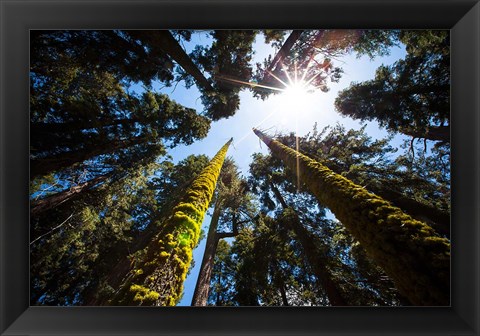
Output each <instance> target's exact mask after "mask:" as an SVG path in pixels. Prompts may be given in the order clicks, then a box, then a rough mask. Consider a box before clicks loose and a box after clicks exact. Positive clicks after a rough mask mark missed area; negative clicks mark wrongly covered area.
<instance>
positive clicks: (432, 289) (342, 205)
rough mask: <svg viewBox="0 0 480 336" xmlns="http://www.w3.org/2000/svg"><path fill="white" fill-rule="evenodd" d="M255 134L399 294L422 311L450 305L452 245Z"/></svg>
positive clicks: (382, 202)
mask: <svg viewBox="0 0 480 336" xmlns="http://www.w3.org/2000/svg"><path fill="white" fill-rule="evenodd" d="M254 132H255V134H256V135H257V136H258V137H259V138H260V139H261V140H262V141H263V142H265V144H266V145H267V146H268V147H269V148H270V150H271V152H272V154H273V155H274V156H275V157H277V158H279V159H281V160H282V161H283V162H284V164H285V165H286V166H287V167H289V168H290V169H291V170H292V171H293V172H297V170H298V171H299V172H300V176H302V179H303V181H302V182H303V183H304V184H305V185H306V186H307V187H308V188H309V189H310V191H311V192H312V194H313V195H314V196H315V197H316V198H317V199H318V201H319V202H320V203H321V204H323V205H325V206H327V207H328V208H329V209H330V210H331V211H332V212H333V213H334V214H335V216H336V217H337V218H338V219H339V220H340V221H341V222H342V224H343V225H345V226H346V228H347V229H348V230H349V231H350V233H351V234H352V235H353V236H354V237H355V238H356V239H357V240H358V241H359V242H360V244H362V246H363V247H364V248H365V250H366V251H367V253H368V254H369V256H370V257H371V258H372V259H373V260H374V261H375V262H376V263H377V264H378V265H379V266H380V267H382V268H383V269H384V271H385V273H386V274H387V275H388V276H389V277H390V278H391V279H392V280H393V281H394V283H395V285H396V287H397V289H398V290H399V292H400V293H401V294H402V295H404V296H405V297H407V298H408V299H409V300H410V301H411V302H412V303H413V304H415V305H419V306H446V305H449V303H450V242H449V241H448V240H447V239H445V238H440V237H438V236H437V235H436V233H435V231H434V230H433V229H432V228H431V227H430V226H428V225H426V224H425V223H422V222H420V221H417V220H415V219H413V218H412V217H410V216H409V215H406V214H405V213H403V212H402V211H401V210H400V208H397V207H394V206H392V205H391V204H390V203H389V202H387V201H385V200H383V199H382V198H381V197H378V196H376V195H374V194H371V193H369V192H368V191H366V190H365V189H364V188H362V187H361V186H359V185H356V184H354V183H353V182H351V181H349V180H348V179H346V178H344V177H342V176H340V175H338V174H336V173H334V172H333V171H331V170H330V169H328V168H327V167H325V166H324V165H322V164H320V163H318V162H316V161H315V160H312V159H310V158H309V157H307V156H305V155H303V154H301V153H299V152H297V151H295V150H293V149H291V148H288V147H286V146H285V145H283V144H281V143H279V142H278V141H275V140H272V139H271V138H270V137H268V136H266V135H265V134H263V133H262V132H260V131H258V130H256V129H254Z"/></svg>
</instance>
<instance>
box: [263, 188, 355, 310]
mask: <svg viewBox="0 0 480 336" xmlns="http://www.w3.org/2000/svg"><path fill="white" fill-rule="evenodd" d="M270 188H271V189H272V191H273V193H274V194H275V196H276V197H277V199H278V201H279V202H280V204H281V205H282V207H283V209H284V210H287V209H290V210H291V212H290V213H289V216H288V217H287V220H288V225H289V226H290V228H291V229H292V230H293V232H294V233H295V236H297V238H298V240H299V242H300V244H301V245H302V247H303V251H304V253H305V257H306V259H307V261H308V263H309V264H310V265H311V266H312V269H313V272H314V274H315V277H316V278H317V280H318V281H319V282H320V284H321V285H322V287H323V289H324V290H325V292H326V293H327V296H328V300H329V301H330V304H331V305H332V306H347V305H348V304H347V302H346V301H345V299H344V298H343V296H342V294H341V292H340V289H339V288H338V286H337V285H336V283H335V281H333V277H332V274H331V273H330V271H329V270H328V268H327V266H326V265H327V260H326V258H325V257H324V256H323V255H322V254H321V252H320V251H319V250H318V247H317V244H316V241H315V238H314V237H313V235H312V234H311V233H310V232H309V231H308V230H307V229H306V228H305V227H304V226H303V225H302V223H301V222H300V218H298V214H297V213H296V212H295V211H294V210H293V209H292V208H290V207H289V206H288V205H287V203H286V202H285V199H284V198H283V196H282V194H281V193H280V191H279V190H278V188H277V187H276V186H275V185H274V184H273V183H272V182H271V181H270Z"/></svg>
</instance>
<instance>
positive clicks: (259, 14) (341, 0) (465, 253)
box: [0, 0, 480, 335]
mask: <svg viewBox="0 0 480 336" xmlns="http://www.w3.org/2000/svg"><path fill="white" fill-rule="evenodd" d="M0 24H1V30H0V33H1V47H0V52H1V58H0V61H1V63H0V76H1V81H0V94H1V96H0V108H1V113H0V127H1V132H0V139H1V140H0V141H1V142H0V144H1V150H0V155H1V157H0V165H1V175H0V188H1V194H0V201H1V204H0V240H1V241H0V249H1V250H0V253H1V255H0V257H1V263H0V333H1V335H180V334H181V335H389V334H390V335H393V334H395V335H479V322H478V321H479V319H478V317H479V316H480V314H479V297H480V296H479V295H480V290H479V283H480V279H479V248H478V243H479V242H480V239H479V218H480V215H479V208H480V207H479V204H480V202H479V180H480V179H479V168H480V167H479V166H480V163H479V162H480V161H479V153H480V146H479V143H480V136H479V134H480V132H479V131H480V130H479V125H480V124H479V120H480V113H479V112H480V109H479V107H480V104H479V93H480V79H479V72H480V4H479V3H478V1H471V0H468V1H462V0H460V1H458V0H457V1H454V0H417V1H409V0H408V1H389V0H378V1H376V0H370V1H365V0H357V1H354V0H336V1H333V0H328V1H320V0H316V1H313V0H311V1H305V0H297V1H293V0H287V1H282V0H279V1H268V0H255V1H250V0H243V1H240V0H235V1H233V0H224V1H219V0H196V1H193V0H176V1H167V0H164V1H155V0H143V1H135V0H118V1H117V0H111V1H109V0H102V1H70V0H62V1H57V0H50V1H45V0H38V1H36V0H30V1H26V0H0ZM67 28H70V29H87V28H88V29H91V28H96V29H112V28H123V29H127V28H135V29H155V28H177V29H178V28H191V29H195V28H196V29H201V28H226V29H245V28H279V29H281V28H283V29H292V28H304V29H308V28H310V29H315V28H383V29H387V28H403V29H423V28H429V29H437V28H438V29H451V40H452V53H451V55H452V120H453V121H452V245H453V249H452V251H453V255H452V290H451V294H452V296H451V297H452V304H451V307H425V308H424V307H397V308H394V307H389V308H361V307H344V308H342V307H340V308H331V307H330V308H314V307H283V308H253V307H238V308H227V307H211V308H206V307H173V308H147V307H141V308H140V307H139V308H126V307H108V308H107V307H29V278H28V274H29V248H28V245H29V244H28V220H29V214H28V213H29V211H28V181H29V170H28V169H29V157H28V150H29V131H28V130H29V118H28V115H29V113H28V111H29V100H28V95H29V88H28V63H29V52H28V51H29V30H30V29H67Z"/></svg>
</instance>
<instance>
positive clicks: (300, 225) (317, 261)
mask: <svg viewBox="0 0 480 336" xmlns="http://www.w3.org/2000/svg"><path fill="white" fill-rule="evenodd" d="M275 163H276V162H275V160H273V158H271V157H263V156H262V155H254V160H253V162H252V164H251V165H250V173H251V178H250V182H251V185H252V188H253V189H254V190H256V191H257V194H259V195H260V199H261V200H262V201H263V202H264V203H265V205H266V206H267V207H268V208H270V209H271V210H272V209H274V203H273V201H272V200H271V199H270V195H269V193H270V192H272V193H273V195H274V198H275V199H276V203H278V204H279V205H280V209H278V210H277V217H276V220H277V221H278V223H279V224H280V225H284V226H285V227H286V228H288V229H289V230H292V231H293V234H294V237H293V239H295V240H297V241H298V243H299V245H300V246H301V249H300V250H301V253H300V254H301V255H302V258H304V259H305V261H306V262H307V263H308V264H309V265H310V269H311V273H312V274H314V275H315V277H316V281H317V282H318V283H319V284H320V285H321V286H322V288H323V289H324V290H325V292H326V294H327V296H328V301H329V304H331V305H334V306H346V305H348V302H347V301H346V300H345V299H344V297H343V294H342V292H341V289H340V288H339V287H338V286H337V284H336V279H334V278H333V276H332V274H331V271H330V269H329V266H331V265H332V264H333V263H332V260H329V256H328V253H327V252H326V249H327V248H326V246H325V244H322V242H321V240H322V239H321V238H320V237H318V236H317V237H315V236H314V235H313V234H312V232H310V231H309V230H308V229H307V228H306V226H307V224H313V223H312V222H319V218H318V217H319V216H315V215H314V216H312V215H311V214H310V213H309V212H312V211H311V210H310V209H311V208H314V205H312V204H309V203H308V202H305V199H301V198H300V197H295V198H293V199H294V200H295V202H292V203H293V204H288V203H287V201H286V199H285V197H284V196H283V195H282V192H281V191H280V189H279V186H280V185H281V186H282V187H284V188H286V189H287V190H289V189H290V191H291V192H294V193H296V192H298V191H297V189H295V188H294V186H293V183H292V182H291V181H289V180H294V178H293V179H292V178H291V177H290V176H287V172H286V171H284V170H283V171H282V170H280V169H281V168H280V167H275V166H273V165H274V164H275ZM272 175H273V176H272ZM277 182H278V185H277ZM292 189H293V190H292ZM302 200H303V203H304V204H302ZM297 207H298V208H300V209H301V210H303V211H302V215H303V216H302V219H301V218H300V215H299V213H298V212H297V211H296V209H297ZM309 208H310V209H309ZM307 209H308V210H307ZM320 215H321V217H323V216H324V211H323V209H322V211H321V212H320ZM307 272H308V271H307Z"/></svg>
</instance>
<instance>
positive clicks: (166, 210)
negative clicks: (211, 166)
mask: <svg viewBox="0 0 480 336" xmlns="http://www.w3.org/2000/svg"><path fill="white" fill-rule="evenodd" d="M208 163H209V159H208V157H207V156H205V155H197V156H195V155H190V156H188V157H187V158H185V159H184V160H182V161H180V162H178V163H177V164H175V165H174V164H173V163H171V162H170V161H164V162H162V169H158V170H156V171H155V172H154V173H153V175H152V176H150V178H149V181H148V187H147V189H146V190H145V191H143V192H142V193H140V194H139V199H140V200H141V203H139V204H137V205H134V208H135V209H136V210H135V217H134V218H135V220H136V221H137V222H138V223H139V225H138V228H137V229H136V230H132V231H131V232H130V237H131V241H130V242H129V244H128V245H127V246H126V247H124V248H123V250H122V254H121V255H119V256H118V257H117V258H116V259H114V260H112V261H111V262H110V263H109V265H108V266H107V267H105V269H104V271H103V272H101V273H100V272H99V273H98V276H97V277H96V278H95V279H92V280H91V285H90V286H89V287H90V288H89V291H88V292H87V293H86V294H85V295H84V299H83V301H82V305H88V306H92V305H95V306H99V305H107V304H108V302H109V300H111V298H112V295H113V293H115V292H116V291H117V290H118V289H119V287H120V286H121V284H122V279H124V278H125V277H126V276H127V274H128V272H129V271H130V270H131V267H132V261H134V260H135V259H136V258H138V256H139V255H142V254H143V253H144V249H145V248H146V247H147V246H148V244H149V243H150V242H151V241H152V240H153V239H154V237H155V235H156V234H158V232H159V231H160V230H161V229H162V227H163V226H164V224H165V222H166V220H167V219H168V218H169V216H170V214H171V211H172V208H173V207H174V206H175V205H176V204H178V203H179V202H180V200H181V198H182V196H183V195H184V194H185V192H186V190H187V188H188V187H189V185H191V184H192V182H193V181H194V180H195V178H196V177H197V176H198V175H199V174H200V173H201V172H202V171H203V170H204V169H205V167H206V166H207V165H208Z"/></svg>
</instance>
